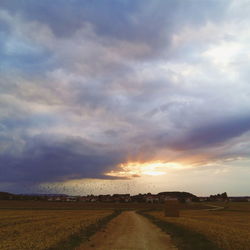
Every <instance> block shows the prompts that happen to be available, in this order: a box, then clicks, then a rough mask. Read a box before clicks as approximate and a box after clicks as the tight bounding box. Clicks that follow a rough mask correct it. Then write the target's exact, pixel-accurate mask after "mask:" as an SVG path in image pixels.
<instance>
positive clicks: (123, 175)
mask: <svg viewBox="0 0 250 250" xmlns="http://www.w3.org/2000/svg"><path fill="white" fill-rule="evenodd" d="M249 12H250V1H249V0H219V1H218V0H207V1H202V0H102V1H98V0H84V1H82V0H53V1H50V0H43V1H36V0H1V1H0V190H1V191H9V192H14V193H34V192H35V193H59V192H60V193H66V194H82V195H85V194H92V193H93V194H104V193H131V194H133V193H139V192H141V193H146V192H152V193H158V192H161V191H188V192H191V193H194V194H196V195H210V194H214V193H221V192H225V191H226V192H227V193H228V194H229V195H232V196H233V195H250V183H249V179H250V84H249V79H250V73H249V72H250V71H249V67H250V45H249V44H250V30H249V27H250V17H249Z"/></svg>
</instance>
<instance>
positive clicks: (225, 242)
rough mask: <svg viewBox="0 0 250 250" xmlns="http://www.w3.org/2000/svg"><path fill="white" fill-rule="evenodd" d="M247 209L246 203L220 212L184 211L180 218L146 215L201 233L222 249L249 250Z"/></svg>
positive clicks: (153, 213) (249, 214) (249, 219)
mask: <svg viewBox="0 0 250 250" xmlns="http://www.w3.org/2000/svg"><path fill="white" fill-rule="evenodd" d="M217 205H219V204H217ZM249 207H250V204H246V203H245V204H243V203H240V204H237V203H232V204H228V208H227V210H222V211H205V210H185V211H181V217H180V218H171V217H165V216H164V213H163V212H162V211H154V212H148V214H150V215H153V216H154V217H156V218H158V219H161V220H163V221H167V222H170V223H174V224H177V225H180V226H183V227H185V228H187V229H190V230H192V231H196V232H198V233H201V234H203V235H205V236H206V237H207V238H208V239H209V240H210V241H212V242H214V243H215V244H216V245H217V246H218V247H220V248H222V249H229V250H235V249H237V250H249V249H250V230H249V229H250V213H249Z"/></svg>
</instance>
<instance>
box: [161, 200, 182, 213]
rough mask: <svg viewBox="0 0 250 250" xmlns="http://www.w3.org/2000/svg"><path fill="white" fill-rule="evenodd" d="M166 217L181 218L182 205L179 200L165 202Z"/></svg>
mask: <svg viewBox="0 0 250 250" xmlns="http://www.w3.org/2000/svg"><path fill="white" fill-rule="evenodd" d="M164 215H165V216H168V217H180V204H179V201H178V200H177V199H173V200H168V201H166V202H165V207H164Z"/></svg>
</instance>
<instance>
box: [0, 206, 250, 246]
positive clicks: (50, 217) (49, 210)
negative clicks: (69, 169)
mask: <svg viewBox="0 0 250 250" xmlns="http://www.w3.org/2000/svg"><path fill="white" fill-rule="evenodd" d="M163 207H164V205H163V204H145V203H84V202H45V201H0V239H1V240H0V250H16V249H18V250H24V249H25V250H31V249H38V250H40V249H47V250H54V249H75V247H76V246H77V245H80V244H82V243H84V241H86V239H87V238H89V236H90V235H91V234H93V233H95V232H96V231H97V230H99V229H100V227H99V225H103V224H105V222H107V221H108V220H109V219H111V218H113V217H114V216H115V213H114V211H115V210H123V211H124V210H134V211H135V210H137V211H141V212H142V211H144V212H143V213H147V214H149V215H150V216H153V217H154V218H157V219H158V220H159V221H160V222H162V221H163V222H164V223H165V224H168V225H170V227H172V226H171V225H174V227H177V229H178V228H179V229H180V230H179V231H178V230H177V231H175V232H168V230H164V229H163V230H164V231H166V232H167V233H169V234H170V235H171V236H172V237H173V238H174V237H175V234H176V235H177V234H178V232H179V235H180V237H182V238H183V239H184V238H185V237H186V238H188V240H189V243H188V242H187V241H185V240H184V241H183V244H182V245H178V244H177V242H176V245H177V246H178V247H179V249H192V250H194V249H199V250H200V249H209V250H211V249H217V248H220V249H226V250H235V249H237V250H248V249H250V230H249V228H250V203H243V202H242V203H191V204H182V206H181V212H180V217H179V218H174V217H165V216H164V214H163ZM212 207H222V208H224V209H222V210H217V211H209V210H208V208H212ZM145 211H148V212H145ZM123 214H124V216H125V217H126V216H128V215H129V216H130V217H129V218H130V223H127V224H126V223H123V225H125V224H126V225H127V226H123V227H122V228H121V224H120V223H118V224H117V228H116V229H114V230H113V231H114V232H113V233H112V230H111V231H110V232H109V233H108V234H106V236H107V239H108V238H110V237H111V235H116V234H117V232H119V230H120V235H127V238H128V239H131V237H133V236H135V235H137V234H138V235H143V234H142V232H143V230H146V229H148V228H150V227H151V226H150V225H148V226H147V227H148V228H144V226H143V227H142V228H140V230H139V229H138V230H137V231H138V232H135V230H136V229H135V228H136V227H135V226H136V225H137V224H138V221H141V219H139V217H138V216H139V215H138V216H136V215H135V213H134V212H129V213H123ZM150 216H149V217H150ZM119 218H120V220H122V218H123V217H122V216H121V217H119ZM125 221H127V219H126V220H125ZM127 222H128V221H127ZM156 224H157V223H156ZM165 224H164V225H165ZM158 226H160V225H159V224H158ZM132 227H134V232H133V233H131V232H132V231H131V228H132ZM145 227H146V226H145ZM114 228H115V227H114ZM118 229H119V230H118ZM175 229H176V228H175ZM175 229H174V230H175ZM130 231H131V232H130ZM184 234H185V235H186V236H185V235H184ZM198 234H199V235H201V237H200V239H198V238H199V235H198ZM140 237H141V236H140ZM134 238H135V239H136V237H134ZM191 238H193V239H194V241H192V239H191ZM74 240H75V241H77V240H78V242H76V244H75V243H74V244H72V242H73V241H74ZM206 240H207V242H204V241H206ZM185 242H186V243H188V244H189V248H188V247H187V245H188V244H187V245H185V244H186V243H185ZM158 243H159V242H158ZM200 243H202V244H203V245H202V248H201V247H200V246H199V244H200ZM67 244H68V245H67ZM155 244H156V245H157V241H155ZM195 244H196V245H195ZM183 246H184V247H183ZM213 246H215V248H213Z"/></svg>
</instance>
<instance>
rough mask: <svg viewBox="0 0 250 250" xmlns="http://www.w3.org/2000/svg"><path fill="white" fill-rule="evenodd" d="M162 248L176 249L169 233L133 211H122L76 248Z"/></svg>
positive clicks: (150, 249)
mask: <svg viewBox="0 0 250 250" xmlns="http://www.w3.org/2000/svg"><path fill="white" fill-rule="evenodd" d="M80 249H81V250H89V249H92V250H93V249H98V250H121V249H124V250H125V249H126V250H132V249H133V250H137V249H138V250H139V249H141V250H163V249H177V248H176V247H175V246H174V245H173V244H172V242H171V240H170V237H169V235H167V234H165V233H164V232H162V231H161V230H160V229H159V228H158V227H157V226H155V225H154V224H152V223H151V222H150V221H148V220H147V219H145V218H144V217H142V216H141V215H138V214H136V213H135V212H133V211H129V212H123V213H122V214H120V215H119V216H118V217H116V218H115V219H113V220H112V221H111V222H109V224H108V225H107V227H106V228H105V229H103V230H102V231H101V232H98V233H96V234H95V235H94V236H92V237H91V238H90V240H89V241H88V242H86V243H85V244H83V245H81V247H80V248H78V250H80Z"/></svg>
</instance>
